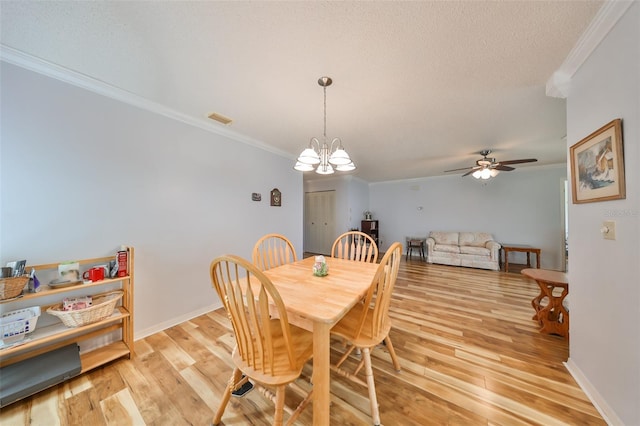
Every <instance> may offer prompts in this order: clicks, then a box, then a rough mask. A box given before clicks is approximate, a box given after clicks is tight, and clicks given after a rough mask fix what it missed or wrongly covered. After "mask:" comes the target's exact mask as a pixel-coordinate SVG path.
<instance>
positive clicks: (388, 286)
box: [331, 242, 402, 425]
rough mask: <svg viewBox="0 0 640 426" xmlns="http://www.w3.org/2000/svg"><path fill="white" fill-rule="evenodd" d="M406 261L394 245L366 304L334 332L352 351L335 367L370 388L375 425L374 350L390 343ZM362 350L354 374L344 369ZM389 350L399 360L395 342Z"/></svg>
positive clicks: (357, 307)
mask: <svg viewBox="0 0 640 426" xmlns="http://www.w3.org/2000/svg"><path fill="white" fill-rule="evenodd" d="M401 259H402V244H400V243H397V242H396V243H393V244H392V245H391V247H390V248H389V250H388V251H387V252H386V254H385V255H384V257H383V258H382V261H381V262H380V266H378V270H377V272H376V275H375V277H374V279H373V282H372V284H371V287H370V288H369V291H368V292H367V296H366V298H365V301H364V303H358V304H357V305H356V306H354V307H353V308H352V309H351V310H350V311H349V312H348V313H347V314H346V315H345V316H344V317H343V318H342V319H341V320H340V321H339V322H338V323H337V324H336V325H335V326H334V327H333V328H332V329H331V334H332V335H333V336H336V337H339V338H341V339H345V340H346V341H347V342H348V343H349V345H350V346H349V349H348V350H347V351H346V352H345V354H344V355H343V356H342V358H340V360H338V362H337V363H336V364H335V365H332V366H331V369H332V370H333V371H336V372H337V373H338V374H339V375H341V376H343V377H346V378H348V379H351V380H352V381H354V382H355V383H358V384H361V385H363V386H366V387H367V388H368V389H369V400H370V403H371V417H372V418H373V424H374V425H379V424H380V413H379V410H378V400H377V397H376V388H375V383H374V380H373V369H372V368H371V349H372V348H374V347H375V346H376V345H379V344H380V343H382V342H383V341H386V339H387V337H388V336H389V330H390V329H391V322H390V320H389V305H390V303H391V293H392V292H393V288H394V286H395V283H396V279H397V278H398V267H399V266H400V260H401ZM355 348H358V349H360V350H361V351H362V360H361V361H360V363H359V364H358V365H357V366H356V369H355V371H354V372H349V371H347V370H345V369H344V368H342V365H343V363H344V362H345V361H346V360H347V358H348V357H349V355H350V354H351V352H352V351H353V350H354V349H355ZM387 349H388V350H389V354H391V357H392V359H395V351H394V349H393V346H392V345H391V341H387ZM363 366H364V373H365V376H366V382H365V381H363V380H362V379H361V378H359V377H358V373H359V372H360V370H362V367H363Z"/></svg>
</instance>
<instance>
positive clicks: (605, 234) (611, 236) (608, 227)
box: [600, 220, 616, 240]
mask: <svg viewBox="0 0 640 426" xmlns="http://www.w3.org/2000/svg"><path fill="white" fill-rule="evenodd" d="M600 232H601V233H602V238H604V239H605V240H615V239H616V222H615V221H613V220H605V221H604V222H602V228H600Z"/></svg>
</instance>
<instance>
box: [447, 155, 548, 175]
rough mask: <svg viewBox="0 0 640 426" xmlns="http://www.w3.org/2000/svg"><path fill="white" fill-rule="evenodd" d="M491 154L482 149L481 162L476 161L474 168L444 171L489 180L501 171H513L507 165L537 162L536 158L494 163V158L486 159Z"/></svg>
mask: <svg viewBox="0 0 640 426" xmlns="http://www.w3.org/2000/svg"><path fill="white" fill-rule="evenodd" d="M489 154H491V150H490V149H484V150H482V151H480V155H482V159H481V160H477V161H476V165H475V166H471V167H463V168H461V169H453V170H445V173H447V172H458V171H462V170H467V172H466V173H465V174H463V175H462V177H464V176H467V175H471V174H472V175H473V177H475V178H476V179H480V178H482V179H489V178H490V177H495V176H496V175H497V174H498V173H500V172H501V171H503V172H510V171H511V170H515V168H514V167H510V166H508V164H522V163H533V162H534V161H538V159H537V158H523V159H520V160H509V161H496V159H495V158H489V157H487V156H488V155H489Z"/></svg>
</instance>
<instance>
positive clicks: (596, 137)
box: [570, 118, 626, 204]
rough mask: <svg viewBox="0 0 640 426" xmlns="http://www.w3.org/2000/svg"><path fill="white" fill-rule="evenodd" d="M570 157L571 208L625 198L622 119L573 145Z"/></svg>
mask: <svg viewBox="0 0 640 426" xmlns="http://www.w3.org/2000/svg"><path fill="white" fill-rule="evenodd" d="M570 155H571V191H572V193H573V194H572V195H573V203H574V204H580V203H592V202H595V201H607V200H617V199H621V198H625V197H626V193H625V180H624V152H623V146H622V120H621V119H619V118H618V119H615V120H613V121H612V122H610V123H608V124H606V125H604V126H602V127H601V128H599V129H598V130H596V131H595V132H593V133H591V134H590V135H589V136H587V137H586V138H584V139H582V140H581V141H580V142H578V143H576V144H575V145H573V146H572V147H571V148H570Z"/></svg>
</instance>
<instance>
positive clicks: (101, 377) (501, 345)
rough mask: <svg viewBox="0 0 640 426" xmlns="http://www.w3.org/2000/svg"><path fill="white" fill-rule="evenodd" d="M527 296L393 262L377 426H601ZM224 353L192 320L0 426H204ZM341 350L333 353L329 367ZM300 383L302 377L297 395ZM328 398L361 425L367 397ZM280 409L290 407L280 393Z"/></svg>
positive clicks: (222, 341) (265, 410)
mask: <svg viewBox="0 0 640 426" xmlns="http://www.w3.org/2000/svg"><path fill="white" fill-rule="evenodd" d="M207 285H208V284H207ZM536 288H537V285H536V284H535V283H534V282H533V281H529V280H527V279H525V278H524V277H523V276H521V275H520V274H517V273H504V272H493V271H484V270H476V269H467V268H458V267H449V266H440V265H427V264H425V263H424V262H420V261H418V260H411V261H408V262H407V261H404V260H403V262H402V265H401V269H400V276H399V279H398V282H397V286H396V290H395V295H394V299H393V302H392V307H391V316H392V318H393V329H392V331H391V338H392V341H393V344H394V347H395V349H396V352H397V354H398V356H399V358H400V362H401V363H402V372H400V373H396V372H395V371H394V370H393V366H392V364H391V362H390V360H389V356H388V354H387V353H386V352H385V351H384V348H383V347H381V348H377V349H376V350H374V351H373V367H374V374H375V380H376V387H377V392H378V402H379V404H380V415H381V419H382V423H383V424H384V425H386V426H394V425H443V424H456V425H525V424H526V425H529V424H539V425H560V424H572V425H589V424H592V425H602V424H605V422H604V421H603V420H602V418H601V417H600V415H599V414H598V412H597V411H596V409H595V408H594V407H593V405H592V404H591V403H590V402H589V400H588V399H587V397H586V396H585V394H584V392H582V390H581V389H580V388H579V387H578V386H577V384H576V383H575V381H574V380H573V378H572V377H571V375H570V374H569V373H568V372H567V370H566V369H565V367H564V366H563V364H562V363H563V361H566V359H567V357H568V342H567V341H566V340H565V339H563V338H561V337H557V336H548V335H542V334H540V333H538V326H537V324H536V322H535V321H532V320H531V316H532V314H533V309H532V307H531V299H532V298H533V297H534V296H535V295H536V294H537V290H536ZM336 343H337V342H336ZM232 346H233V337H232V335H231V330H230V325H229V322H228V320H227V318H226V316H225V314H224V312H223V311H222V310H218V311H215V312H211V313H209V314H207V315H202V316H200V317H197V318H194V319H193V320H191V321H187V322H184V323H182V324H180V325H178V326H175V327H172V328H170V329H167V330H165V331H163V332H160V333H156V334H154V335H152V336H150V337H147V338H145V339H143V340H140V341H137V342H136V351H137V356H136V357H135V359H133V360H120V361H116V362H114V363H111V364H109V365H107V366H105V367H102V368H99V369H97V370H94V371H93V372H90V373H87V374H84V375H82V376H80V377H77V378H75V379H73V380H71V381H69V382H67V383H65V384H62V385H59V386H56V387H54V388H51V389H49V390H46V391H43V392H41V393H39V394H37V395H35V396H33V397H30V398H27V399H25V400H23V401H20V402H17V403H15V404H13V405H10V406H8V407H5V408H4V409H3V410H2V412H1V413H0V424H2V425H3V426H9V425H27V424H34V425H54V424H61V425H144V424H146V425H208V424H209V423H210V421H211V418H212V416H213V413H214V411H215V409H216V408H217V406H218V402H219V398H220V396H221V395H222V392H223V388H224V386H225V384H226V382H227V380H228V378H229V375H230V373H231V364H230V352H231V349H232ZM341 351H342V348H341V346H340V345H339V344H336V345H335V346H334V349H333V350H332V361H335V360H336V359H337V358H338V357H339V354H340V352H341ZM354 362H355V360H354ZM310 375H311V367H310V366H308V367H307V368H306V369H305V372H304V377H303V378H302V380H300V381H299V382H300V383H301V385H302V386H309V384H308V382H307V381H306V380H308V378H309V377H310ZM305 379H306V380H305ZM331 389H332V407H331V424H332V425H366V424H371V418H370V416H369V408H368V399H367V390H366V389H365V388H363V387H359V386H357V385H355V384H352V382H350V381H347V380H345V379H342V378H340V377H338V376H337V375H335V374H332V377H331ZM288 399H289V400H291V402H295V401H297V400H298V399H299V396H297V395H296V393H295V392H294V391H293V390H292V389H289V390H288ZM272 415H273V405H272V403H271V402H269V401H267V400H266V398H264V397H263V396H262V395H261V394H260V393H259V392H257V391H255V390H254V391H252V392H250V393H249V394H247V395H246V396H245V397H243V398H232V400H231V402H230V403H229V405H228V406H227V411H226V412H225V415H224V417H223V421H224V424H226V425H268V424H270V422H271V420H272ZM311 416H312V407H311V406H309V407H308V408H307V409H306V410H305V411H304V413H303V414H302V416H301V417H300V419H299V420H298V422H297V424H300V425H310V424H311V418H312V417H311Z"/></svg>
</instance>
